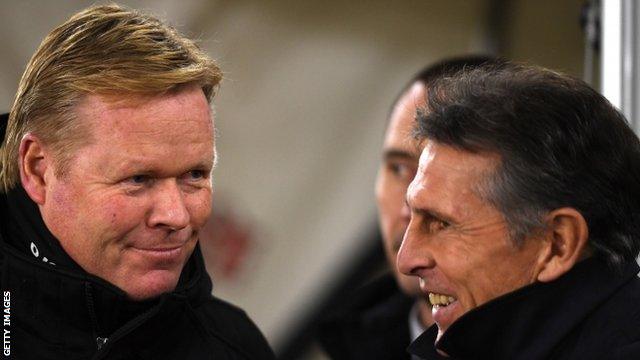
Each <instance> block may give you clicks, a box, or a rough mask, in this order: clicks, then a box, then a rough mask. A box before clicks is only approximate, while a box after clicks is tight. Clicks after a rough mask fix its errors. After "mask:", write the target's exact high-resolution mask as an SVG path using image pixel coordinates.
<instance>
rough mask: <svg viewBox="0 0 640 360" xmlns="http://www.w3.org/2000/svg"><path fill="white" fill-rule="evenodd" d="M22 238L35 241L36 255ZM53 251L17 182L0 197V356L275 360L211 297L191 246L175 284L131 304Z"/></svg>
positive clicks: (229, 308) (246, 323)
mask: <svg viewBox="0 0 640 360" xmlns="http://www.w3.org/2000/svg"><path fill="white" fill-rule="evenodd" d="M16 209H18V210H16ZM17 214H18V215H17ZM52 239H53V240H52ZM31 243H38V244H39V245H40V249H39V250H38V251H36V253H37V255H38V256H37V257H36V256H35V255H36V254H35V253H34V248H31V249H30V245H29V244H31ZM47 246H48V247H49V249H47V254H53V255H49V256H50V257H54V258H55V260H56V262H60V263H62V262H66V263H67V264H66V265H67V266H62V264H56V265H52V264H50V262H52V261H51V260H52V259H47V260H46V261H45V259H44V252H45V251H44V248H46V247H47ZM61 249H62V247H61V246H59V243H57V241H56V240H55V239H54V238H53V236H52V235H51V233H50V232H48V230H47V229H46V226H45V225H44V222H43V221H42V218H41V217H40V215H39V212H38V209H37V207H36V206H35V204H34V203H33V202H31V200H30V199H28V198H27V196H26V193H24V190H22V188H18V189H14V190H12V191H11V192H10V193H9V194H3V193H0V287H1V291H2V297H3V302H2V303H3V307H2V310H3V319H2V322H3V324H2V325H3V330H4V331H3V335H4V339H3V350H2V351H3V353H4V354H5V355H7V354H9V356H7V357H6V358H8V359H39V360H44V359H65V360H72V359H114V360H116V359H139V360H143V359H149V360H151V359H153V360H156V359H181V360H182V359H194V360H195V359H198V360H200V359H212V360H213V359H216V360H220V359H273V358H274V355H273V353H272V351H271V349H270V348H269V346H268V344H267V342H266V340H265V338H264V337H263V336H262V334H261V333H260V331H259V330H258V329H257V328H256V327H255V325H254V324H253V323H252V322H251V320H250V319H249V318H248V317H247V315H246V314H245V313H244V312H243V311H242V310H240V309H239V308H237V307H235V306H233V305H230V304H228V303H226V302H224V301H222V300H219V299H216V298H214V297H213V296H212V295H211V290H212V285H211V281H210V279H209V276H208V275H207V273H206V271H205V268H204V264H203V259H202V255H201V253H200V250H199V247H196V250H195V251H194V253H193V255H192V256H191V258H190V259H189V261H188V263H187V265H186V266H185V268H184V269H183V272H182V274H181V278H180V281H179V283H178V286H177V288H176V290H175V291H173V292H171V293H167V294H164V295H161V296H160V297H158V298H156V299H153V300H149V301H145V302H134V301H130V300H129V299H128V298H127V297H126V295H125V294H124V293H123V291H122V290H120V289H119V288H117V287H115V286H113V285H111V284H110V283H108V282H106V281H104V280H102V279H100V278H97V277H95V276H92V275H90V274H87V273H86V272H84V271H82V269H80V268H79V266H77V264H75V263H73V262H72V260H70V259H69V258H68V257H67V258H65V256H66V254H63V253H60V251H62V252H63V250H61ZM56 252H57V254H56Z"/></svg>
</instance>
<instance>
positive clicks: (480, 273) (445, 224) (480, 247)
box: [398, 142, 545, 338]
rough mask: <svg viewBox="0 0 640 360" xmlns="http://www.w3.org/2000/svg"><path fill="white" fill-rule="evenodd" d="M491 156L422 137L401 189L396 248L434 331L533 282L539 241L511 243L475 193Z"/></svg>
mask: <svg viewBox="0 0 640 360" xmlns="http://www.w3.org/2000/svg"><path fill="white" fill-rule="evenodd" d="M499 162H500V159H499V157H498V156H497V155H494V154H486V153H471V152H466V151H463V150H458V149H455V148H452V147H449V146H446V145H441V144H438V143H436V142H428V143H427V145H426V147H425V149H424V150H423V151H422V154H421V156H420V165H419V167H418V171H417V174H416V177H415V179H414V180H413V182H412V183H411V185H410V186H409V189H408V191H407V199H408V202H409V206H410V208H411V223H410V224H409V227H408V229H407V232H406V234H405V237H404V240H403V243H402V248H401V249H400V252H399V254H398V266H399V268H400V270H401V271H402V272H403V273H405V274H412V275H416V276H419V277H420V280H421V281H420V283H421V288H422V290H423V292H424V293H425V295H428V296H429V301H430V302H431V304H432V305H434V306H433V312H432V314H433V319H434V321H435V322H436V324H437V325H438V329H439V332H438V338H440V337H441V336H442V334H443V333H444V332H445V331H446V330H447V329H448V328H449V326H451V324H452V323H453V322H455V321H456V320H457V319H458V318H460V316H462V315H463V314H464V313H466V312H468V311H470V310H472V309H474V308H476V307H478V306H480V305H482V304H485V303H486V302H488V301H490V300H492V299H494V298H496V297H498V296H501V295H504V294H506V293H508V292H510V291H513V290H515V289H518V288H520V287H523V286H525V285H527V284H530V283H532V282H534V281H536V277H537V274H538V273H539V268H540V264H541V261H542V259H543V257H544V254H545V253H544V252H543V247H544V241H540V239H533V238H531V239H530V238H527V239H525V240H524V241H523V243H522V245H516V244H515V243H514V242H513V240H512V239H511V237H510V235H509V228H508V226H507V223H506V221H505V219H504V216H503V215H502V213H501V212H500V211H499V210H498V209H496V208H495V207H494V206H493V205H492V204H491V203H490V202H489V201H488V200H486V199H484V198H483V197H482V196H480V195H479V191H480V189H481V186H482V185H486V182H487V178H488V176H490V174H493V172H494V171H495V169H496V168H497V167H498V164H499Z"/></svg>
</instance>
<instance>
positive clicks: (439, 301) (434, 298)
mask: <svg viewBox="0 0 640 360" xmlns="http://www.w3.org/2000/svg"><path fill="white" fill-rule="evenodd" d="M456 300H457V299H456V298H454V297H453V296H450V295H445V294H437V293H432V292H430V293H429V303H430V304H431V306H432V307H434V308H440V307H447V306H449V305H451V304H452V303H454V302H455V301H456Z"/></svg>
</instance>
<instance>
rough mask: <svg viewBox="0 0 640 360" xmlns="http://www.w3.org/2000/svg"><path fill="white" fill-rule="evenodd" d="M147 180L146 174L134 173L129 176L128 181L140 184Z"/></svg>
mask: <svg viewBox="0 0 640 360" xmlns="http://www.w3.org/2000/svg"><path fill="white" fill-rule="evenodd" d="M148 181H149V176H148V175H134V176H132V177H130V178H129V182H131V183H133V184H136V185H142V184H145V183H147V182H148Z"/></svg>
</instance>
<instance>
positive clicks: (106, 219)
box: [92, 196, 147, 237]
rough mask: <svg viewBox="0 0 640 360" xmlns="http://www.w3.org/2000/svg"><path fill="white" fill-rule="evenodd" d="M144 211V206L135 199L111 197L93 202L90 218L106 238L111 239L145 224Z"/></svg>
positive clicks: (145, 207)
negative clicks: (97, 223) (97, 224)
mask: <svg viewBox="0 0 640 360" xmlns="http://www.w3.org/2000/svg"><path fill="white" fill-rule="evenodd" d="M146 209H147V206H146V204H144V203H143V202H140V201H136V200H135V199H132V198H127V199H125V198H121V197H120V196H111V197H106V198H104V199H100V200H99V201H97V202H95V207H94V210H93V211H92V217H93V218H94V219H95V221H96V222H99V223H100V227H102V228H103V229H102V231H103V232H104V233H105V235H106V236H107V237H113V236H119V235H122V233H126V232H129V231H130V230H131V229H133V228H135V227H137V226H140V224H145V220H146Z"/></svg>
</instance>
